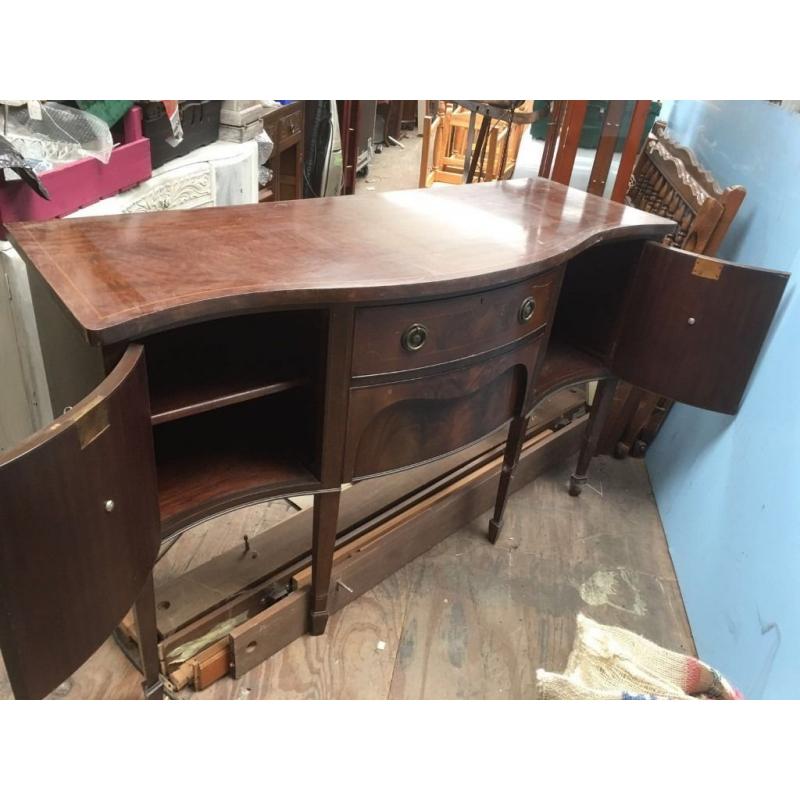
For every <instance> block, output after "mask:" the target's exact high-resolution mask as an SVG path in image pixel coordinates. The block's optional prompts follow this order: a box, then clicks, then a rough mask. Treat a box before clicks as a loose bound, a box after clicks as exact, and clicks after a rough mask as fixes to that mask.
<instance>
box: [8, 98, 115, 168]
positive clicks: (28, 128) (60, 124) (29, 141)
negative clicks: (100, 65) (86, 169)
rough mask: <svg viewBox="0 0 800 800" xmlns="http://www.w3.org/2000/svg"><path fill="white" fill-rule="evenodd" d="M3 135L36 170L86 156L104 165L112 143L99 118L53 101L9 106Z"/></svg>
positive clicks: (108, 131)
mask: <svg viewBox="0 0 800 800" xmlns="http://www.w3.org/2000/svg"><path fill="white" fill-rule="evenodd" d="M5 136H6V138H7V139H8V141H9V142H11V144H12V145H13V146H14V147H15V148H16V149H17V150H18V151H19V152H20V153H21V154H22V155H23V157H24V158H25V159H26V160H27V161H28V162H30V163H33V164H34V165H35V166H34V169H35V170H36V172H45V171H46V170H48V169H50V168H51V167H52V166H57V165H60V164H68V163H69V162H71V161H77V160H78V159H81V158H86V157H87V156H91V157H92V158H96V159H98V160H99V161H102V162H103V163H104V164H107V163H108V160H109V158H111V150H112V148H113V146H114V143H113V142H112V140H111V130H110V129H109V127H108V125H107V124H106V123H105V122H103V120H101V119H100V118H99V117H95V116H94V115H93V114H88V113H86V112H85V111H80V110H79V109H77V108H71V107H70V106H64V105H61V104H60V103H54V102H47V103H38V102H36V101H33V102H29V103H27V104H26V105H23V106H19V107H17V108H10V109H9V111H8V118H7V125H6V132H5Z"/></svg>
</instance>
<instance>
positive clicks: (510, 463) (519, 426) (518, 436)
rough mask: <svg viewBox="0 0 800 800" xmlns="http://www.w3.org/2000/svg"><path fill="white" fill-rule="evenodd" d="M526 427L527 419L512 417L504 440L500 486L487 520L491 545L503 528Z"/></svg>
mask: <svg viewBox="0 0 800 800" xmlns="http://www.w3.org/2000/svg"><path fill="white" fill-rule="evenodd" d="M527 427H528V418H527V417H524V416H523V417H514V419H512V420H511V427H510V428H509V430H508V439H506V451H505V454H504V455H503V468H502V470H501V471H500V486H499V487H498V489H497V499H496V500H495V504H494V515H493V517H492V519H491V520H489V541H490V542H491V543H492V544H494V543H495V542H496V541H497V538H498V537H499V536H500V531H501V530H502V528H503V514H504V512H505V510H506V501H507V500H508V491H509V488H510V486H511V479H512V478H513V477H514V470H515V469H516V468H517V462H518V461H519V454H520V451H521V450H522V443H523V442H524V441H525V430H526V429H527Z"/></svg>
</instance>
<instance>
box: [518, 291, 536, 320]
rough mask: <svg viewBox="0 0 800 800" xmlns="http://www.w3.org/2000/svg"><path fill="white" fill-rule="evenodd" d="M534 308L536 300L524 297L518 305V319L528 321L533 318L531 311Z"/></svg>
mask: <svg viewBox="0 0 800 800" xmlns="http://www.w3.org/2000/svg"><path fill="white" fill-rule="evenodd" d="M535 310H536V301H535V300H534V299H533V298H532V297H526V298H525V299H524V300H523V301H522V305H520V307H519V321H520V322H529V321H530V320H531V319H532V318H533V312H534V311H535Z"/></svg>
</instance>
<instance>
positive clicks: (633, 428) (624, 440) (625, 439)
mask: <svg viewBox="0 0 800 800" xmlns="http://www.w3.org/2000/svg"><path fill="white" fill-rule="evenodd" d="M634 392H635V393H636V400H637V402H636V408H635V410H634V412H633V413H632V414H631V416H630V419H629V420H628V424H627V425H626V426H625V432H624V433H623V434H622V436H621V437H620V440H619V442H618V444H617V448H616V450H615V453H614V454H615V455H616V456H617V458H625V457H626V456H627V455H628V454H629V453H630V454H631V455H634V456H636V457H638V458H641V457H642V456H643V455H644V450H643V449H642V448H641V444H640V436H641V433H642V429H643V428H644V427H645V425H647V423H648V421H649V420H650V417H651V416H652V415H653V412H654V411H655V410H656V406H657V405H658V400H659V396H658V395H657V394H653V393H652V392H646V391H645V390H644V389H634Z"/></svg>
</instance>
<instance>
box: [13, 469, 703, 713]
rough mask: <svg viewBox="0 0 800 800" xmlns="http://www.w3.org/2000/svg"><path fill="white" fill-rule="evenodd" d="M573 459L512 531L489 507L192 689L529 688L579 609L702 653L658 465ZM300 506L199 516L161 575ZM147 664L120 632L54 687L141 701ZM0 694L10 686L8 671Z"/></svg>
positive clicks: (567, 636) (403, 692) (483, 693)
mask: <svg viewBox="0 0 800 800" xmlns="http://www.w3.org/2000/svg"><path fill="white" fill-rule="evenodd" d="M570 467H571V463H569V464H564V465H562V466H561V467H559V468H557V469H554V470H552V471H551V472H549V473H547V474H545V475H544V476H542V477H541V478H540V479H539V480H537V481H534V482H533V483H532V484H529V485H528V486H525V487H523V488H521V489H520V490H519V491H518V492H516V493H515V494H513V495H512V497H511V499H510V501H509V505H508V510H507V517H506V525H505V528H504V531H503V536H502V538H501V539H500V541H499V542H498V543H497V545H496V546H494V547H492V546H491V545H490V544H489V543H488V542H487V541H486V538H485V530H486V523H487V520H488V514H485V515H483V516H481V517H480V518H479V519H477V520H475V521H474V522H473V523H472V524H471V525H468V526H467V527H466V528H464V529H462V530H461V531H458V532H457V533H455V534H453V535H452V536H450V537H449V538H448V539H446V540H445V541H444V542H442V543H441V544H440V545H438V546H437V547H435V548H433V549H432V550H430V551H429V552H428V553H426V554H425V555H423V556H421V557H420V558H418V559H417V560H416V561H414V562H412V563H411V564H408V565H407V566H406V567H404V568H403V569H401V570H400V571H399V572H397V573H395V574H394V575H392V576H391V577H390V578H388V579H387V580H385V581H384V582H383V583H381V584H380V585H378V586H377V587H376V588H375V589H373V590H372V591H370V592H368V593H367V594H365V595H363V596H362V597H360V598H358V599H357V600H356V601H354V602H353V603H351V604H350V605H348V606H346V607H345V608H344V609H343V610H342V611H341V612H340V613H338V614H336V615H334V616H333V617H332V618H331V620H330V623H329V625H328V633H327V634H326V635H325V636H322V637H316V638H313V637H308V636H305V637H303V638H301V639H299V640H297V641H295V642H293V643H292V644H291V645H289V646H288V647H287V648H285V649H284V650H283V651H281V652H280V653H278V654H277V655H276V656H274V657H273V658H271V659H270V660H268V661H266V662H265V663H263V664H262V665H260V666H259V667H257V668H256V669H254V670H252V671H251V672H249V673H248V674H247V675H245V676H244V677H243V678H241V679H239V680H236V681H235V680H233V679H230V678H225V679H223V680H221V681H219V682H218V683H216V684H214V685H213V686H211V687H209V688H208V689H206V690H205V691H202V692H197V693H192V692H190V691H186V692H184V695H185V696H186V697H187V698H193V699H206V698H227V699H257V698H270V699H279V698H291V699H302V698H348V699H356V698H363V699H384V698H397V699H406V698H407V699H418V698H475V699H477V698H531V697H534V695H535V683H534V681H535V673H536V669H537V668H539V667H543V668H545V669H548V670H556V671H560V670H563V668H564V667H565V665H566V660H567V656H568V654H569V651H570V649H571V645H572V639H573V636H574V632H575V616H576V614H577V613H578V612H579V611H581V612H583V613H584V614H586V615H587V616H590V617H592V618H593V619H596V620H597V621H599V622H602V623H606V624H615V625H622V626H625V627H627V628H629V629H631V630H633V631H636V632H637V633H641V634H642V635H644V636H647V637H648V638H650V639H652V640H653V641H655V642H657V643H659V644H661V645H664V646H666V647H669V648H672V649H674V650H679V651H682V652H692V653H693V652H694V646H693V642H692V638H691V633H690V630H689V626H688V622H687V619H686V614H685V611H684V608H683V602H682V600H681V596H680V591H679V589H678V586H677V582H676V580H675V573H674V570H673V567H672V562H671V559H670V556H669V552H668V550H667V546H666V541H665V539H664V532H663V529H662V527H661V522H660V520H659V517H658V512H657V510H656V506H655V502H654V500H653V496H652V493H651V490H650V484H649V480H648V477H647V472H646V470H645V467H644V464H643V463H642V462H641V461H637V460H633V459H628V460H626V461H615V460H613V459H610V458H598V459H597V460H596V461H595V462H594V464H593V467H592V473H591V478H590V485H589V486H587V487H586V488H585V489H584V492H583V495H582V496H581V497H580V498H579V499H576V498H572V497H570V496H569V495H568V494H567V492H566V484H567V477H568V475H569V470H570ZM289 513H292V512H291V510H290V508H289V506H288V505H287V504H286V503H284V502H279V503H271V504H263V505H261V506H254V507H251V508H248V509H242V510H240V511H238V512H234V513H232V514H229V515H227V516H225V517H221V518H218V519H216V520H212V521H210V522H207V523H205V524H204V525H203V526H198V528H196V529H194V530H193V531H192V532H191V534H188V535H187V536H185V537H184V539H183V540H181V541H180V543H179V544H178V545H176V546H175V547H174V548H173V549H172V551H170V553H169V554H168V556H167V557H166V558H165V559H163V560H162V561H161V562H160V564H159V567H158V573H157V580H158V579H162V580H163V579H166V578H167V577H169V576H170V575H173V574H175V572H176V571H178V570H181V569H185V568H186V567H187V566H189V565H195V564H197V563H200V562H202V561H204V560H206V559H208V558H210V557H212V556H213V555H215V554H217V553H218V552H219V551H220V549H221V548H224V547H226V546H228V547H229V546H238V544H237V542H239V541H241V538H242V535H243V534H244V533H247V532H250V531H253V530H260V529H262V528H263V527H264V526H265V525H266V524H269V523H270V522H272V523H274V522H277V521H279V520H280V519H281V518H284V517H285V516H286V515H287V514H289ZM139 680H140V678H139V675H138V673H137V672H136V671H135V670H134V669H133V668H132V667H131V666H130V664H129V663H128V661H127V660H126V658H125V656H124V655H123V654H122V653H121V652H120V651H119V650H118V648H117V646H116V645H115V644H114V642H113V641H110V640H109V641H108V642H106V643H105V644H104V645H103V646H102V647H101V648H100V650H98V652H97V653H96V654H95V655H94V656H93V657H92V659H90V661H88V662H87V663H86V664H85V665H84V666H83V667H82V668H81V669H80V670H78V672H77V673H75V675H74V676H73V677H72V678H71V679H70V680H69V681H67V682H66V683H65V684H64V685H63V686H62V687H60V688H59V690H58V691H57V692H55V693H54V695H53V696H54V697H67V698H85V697H98V698H138V697H139V696H140V689H139ZM0 696H1V697H9V696H10V690H9V687H8V684H7V682H6V681H5V678H4V675H3V674H0Z"/></svg>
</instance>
